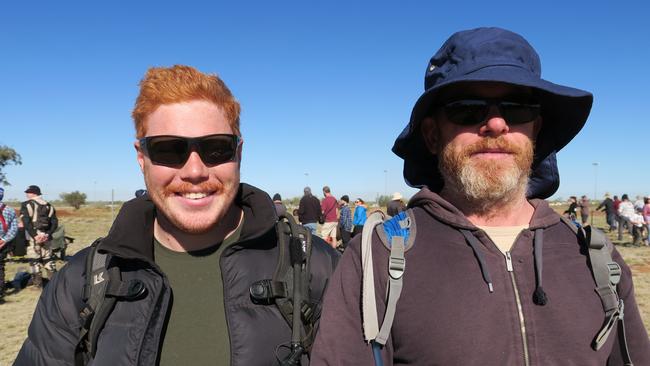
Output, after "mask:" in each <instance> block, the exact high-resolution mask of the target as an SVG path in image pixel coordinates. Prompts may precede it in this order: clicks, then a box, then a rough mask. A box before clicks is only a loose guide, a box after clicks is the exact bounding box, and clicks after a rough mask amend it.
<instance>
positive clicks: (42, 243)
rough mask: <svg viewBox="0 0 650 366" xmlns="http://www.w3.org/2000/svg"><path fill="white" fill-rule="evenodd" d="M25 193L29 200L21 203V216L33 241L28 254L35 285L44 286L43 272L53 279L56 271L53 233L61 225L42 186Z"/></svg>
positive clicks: (31, 187)
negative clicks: (44, 197) (45, 196)
mask: <svg viewBox="0 0 650 366" xmlns="http://www.w3.org/2000/svg"><path fill="white" fill-rule="evenodd" d="M25 195H26V196H27V201H25V202H23V203H22V204H21V205H20V217H21V218H22V221H23V226H24V227H25V232H26V233H27V235H28V237H29V238H30V242H31V245H30V246H29V248H28V256H29V257H31V271H32V275H33V276H34V277H33V281H34V286H36V287H42V286H43V274H44V273H45V274H46V275H47V278H48V279H51V277H52V275H53V274H54V272H56V261H55V259H54V258H53V256H52V234H54V232H55V231H56V229H57V228H58V227H59V219H58V218H57V216H56V210H55V209H54V206H52V204H50V203H49V202H47V201H46V200H45V199H43V194H42V193H41V188H40V187H38V186H35V185H31V186H29V187H27V189H26V190H25ZM30 249H31V251H30ZM43 270H44V271H43Z"/></svg>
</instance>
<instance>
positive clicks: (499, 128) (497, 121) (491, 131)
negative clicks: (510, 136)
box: [479, 105, 510, 136]
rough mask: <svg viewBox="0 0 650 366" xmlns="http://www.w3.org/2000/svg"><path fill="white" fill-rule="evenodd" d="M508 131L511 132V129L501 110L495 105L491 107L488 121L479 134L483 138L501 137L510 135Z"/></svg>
mask: <svg viewBox="0 0 650 366" xmlns="http://www.w3.org/2000/svg"><path fill="white" fill-rule="evenodd" d="M508 131H510V127H509V126H508V123H507V122H506V120H505V118H503V116H502V115H501V112H500V111H499V108H497V106H495V105H493V106H491V107H490V111H489V113H488V115H487V119H486V120H485V122H484V123H483V124H482V125H481V129H480V131H479V134H480V135H483V136H500V135H504V134H506V133H508Z"/></svg>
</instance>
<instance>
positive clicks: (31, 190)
mask: <svg viewBox="0 0 650 366" xmlns="http://www.w3.org/2000/svg"><path fill="white" fill-rule="evenodd" d="M25 193H33V194H35V195H37V196H40V195H41V189H40V188H39V187H38V186H34V185H31V186H29V187H27V189H26V190H25Z"/></svg>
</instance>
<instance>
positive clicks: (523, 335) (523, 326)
mask: <svg viewBox="0 0 650 366" xmlns="http://www.w3.org/2000/svg"><path fill="white" fill-rule="evenodd" d="M506 269H507V270H508V272H509V273H510V280H511V281H512V288H513V289H514V290H515V291H514V292H515V301H516V302H517V313H518V315H519V326H520V330H521V341H522V345H523V347H524V365H526V366H528V365H530V357H529V355H528V341H527V340H526V323H525V322H524V311H523V309H522V306H521V298H520V296H519V290H518V289H517V281H516V280H515V271H514V269H513V267H512V256H511V255H510V252H506Z"/></svg>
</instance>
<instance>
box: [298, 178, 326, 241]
mask: <svg viewBox="0 0 650 366" xmlns="http://www.w3.org/2000/svg"><path fill="white" fill-rule="evenodd" d="M303 192H304V194H303V196H302V197H301V198H300V203H299V204H298V221H300V223H301V224H302V226H304V227H306V228H307V229H309V231H310V232H311V234H312V235H316V233H317V230H316V229H317V227H318V226H317V225H318V218H319V217H321V212H320V202H319V201H318V198H316V197H315V196H314V195H313V194H311V188H309V187H305V189H303Z"/></svg>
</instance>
